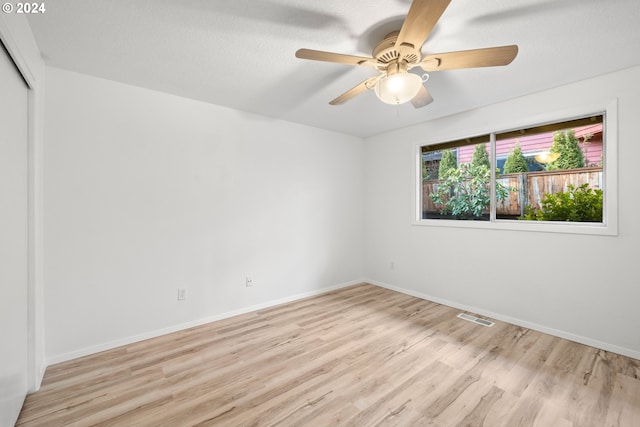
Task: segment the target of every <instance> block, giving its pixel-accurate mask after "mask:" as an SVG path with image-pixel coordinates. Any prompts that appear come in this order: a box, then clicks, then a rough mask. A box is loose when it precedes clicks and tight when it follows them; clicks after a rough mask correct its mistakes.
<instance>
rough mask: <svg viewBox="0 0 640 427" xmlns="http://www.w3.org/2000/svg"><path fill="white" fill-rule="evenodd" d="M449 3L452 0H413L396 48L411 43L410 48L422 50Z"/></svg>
mask: <svg viewBox="0 0 640 427" xmlns="http://www.w3.org/2000/svg"><path fill="white" fill-rule="evenodd" d="M449 3H451V0H413V3H411V7H410V8H409V13H408V14H407V17H406V19H405V20H404V23H403V24H402V28H401V29H400V34H398V39H397V40H396V48H401V47H402V45H410V46H408V47H409V48H412V49H417V50H420V48H422V45H423V44H424V42H425V40H426V39H427V37H429V33H431V30H432V29H433V27H435V25H436V23H437V22H438V19H440V17H441V16H442V14H443V13H444V11H445V9H446V8H447V6H449Z"/></svg>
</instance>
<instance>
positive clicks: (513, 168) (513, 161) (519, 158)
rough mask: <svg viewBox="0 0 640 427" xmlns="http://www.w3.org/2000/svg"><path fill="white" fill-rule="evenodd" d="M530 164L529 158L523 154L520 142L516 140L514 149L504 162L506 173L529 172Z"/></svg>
mask: <svg viewBox="0 0 640 427" xmlns="http://www.w3.org/2000/svg"><path fill="white" fill-rule="evenodd" d="M528 171H529V165H528V164H527V159H525V157H524V155H523V154H522V149H521V148H520V143H518V142H516V145H515V147H514V148H513V151H511V152H510V153H509V156H508V157H507V160H506V161H505V162H504V173H519V172H528Z"/></svg>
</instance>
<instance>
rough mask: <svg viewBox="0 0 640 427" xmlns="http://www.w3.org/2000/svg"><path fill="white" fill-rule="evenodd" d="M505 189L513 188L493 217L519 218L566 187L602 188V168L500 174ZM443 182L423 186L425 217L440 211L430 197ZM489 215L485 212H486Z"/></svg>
mask: <svg viewBox="0 0 640 427" xmlns="http://www.w3.org/2000/svg"><path fill="white" fill-rule="evenodd" d="M496 181H497V182H498V183H500V184H502V185H504V186H505V187H507V188H508V187H513V188H515V191H510V192H509V194H508V196H507V198H506V199H505V200H502V201H498V203H497V205H496V214H497V215H501V216H520V215H522V214H523V213H524V208H525V206H528V205H529V206H533V207H534V208H539V207H540V200H541V199H543V198H544V195H545V194H549V193H562V192H565V191H567V189H568V187H569V185H573V186H574V187H579V186H581V185H582V184H589V187H590V188H596V189H597V188H600V189H601V188H602V167H591V168H580V169H565V170H558V171H541V172H525V173H512V174H503V175H500V177H499V178H498V179H497V180H496ZM441 183H442V181H440V180H429V181H423V182H422V210H423V212H424V213H437V212H439V211H440V209H438V207H437V206H436V205H435V204H434V203H433V201H432V200H431V198H430V197H429V194H431V193H434V192H436V191H437V188H438V185H440V184H441ZM485 213H488V209H487V212H485Z"/></svg>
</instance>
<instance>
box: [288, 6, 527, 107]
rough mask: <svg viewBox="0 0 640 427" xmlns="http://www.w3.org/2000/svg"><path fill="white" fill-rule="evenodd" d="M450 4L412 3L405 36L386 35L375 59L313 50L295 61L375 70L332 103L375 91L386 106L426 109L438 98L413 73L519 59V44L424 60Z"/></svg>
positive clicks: (400, 33) (300, 52)
mask: <svg viewBox="0 0 640 427" xmlns="http://www.w3.org/2000/svg"><path fill="white" fill-rule="evenodd" d="M450 2H451V0H413V2H412V3H411V7H410V8H409V13H408V14H407V17H406V18H405V20H404V23H403V24H402V28H401V29H400V31H394V32H392V33H390V34H387V35H386V36H385V38H384V40H382V41H381V42H380V43H379V44H378V45H377V46H376V47H375V48H374V49H373V53H372V57H363V56H354V55H344V54H341V53H332V52H324V51H320V50H312V49H300V50H298V51H297V52H296V57H297V58H301V59H311V60H314V61H325V62H334V63H338V64H347V65H362V66H369V67H373V68H375V69H376V70H378V72H379V74H378V75H376V76H374V77H371V78H368V79H367V80H365V81H363V82H361V83H360V84H358V85H357V86H355V87H353V88H351V89H349V90H348V91H346V92H345V93H343V94H342V95H340V96H338V97H337V98H335V99H334V100H332V101H331V102H329V104H331V105H340V104H344V103H345V102H347V101H349V100H350V99H352V98H354V97H355V96H357V95H359V94H361V93H363V92H365V91H367V90H369V89H374V90H375V93H376V95H377V96H378V98H379V99H380V100H381V101H383V102H385V103H387V104H403V103H405V102H408V101H411V103H412V104H413V106H414V107H415V108H420V107H424V106H425V105H427V104H429V103H431V102H432V101H433V98H432V97H431V95H430V94H429V92H428V91H427V88H426V87H425V86H424V84H423V83H424V82H425V81H426V80H427V79H428V74H424V76H422V77H421V76H419V75H417V74H414V73H410V72H409V70H411V69H413V68H415V67H421V68H422V69H423V70H424V71H441V70H453V69H460V68H476V67H494V66H499V65H508V64H510V63H511V61H513V59H514V58H515V57H516V55H517V54H518V46H517V45H509V46H499V47H490V48H483V49H473V50H463V51H457V52H448V53H439V54H429V55H425V56H423V55H422V45H423V44H424V42H425V40H426V39H427V37H429V33H431V30H432V29H433V27H434V26H435V25H436V22H438V19H440V17H441V16H442V14H443V13H444V11H445V9H446V8H447V6H449V3H450Z"/></svg>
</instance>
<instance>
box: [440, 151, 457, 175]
mask: <svg viewBox="0 0 640 427" xmlns="http://www.w3.org/2000/svg"><path fill="white" fill-rule="evenodd" d="M457 168H458V160H457V159H456V153H455V152H454V151H453V150H442V157H441V158H440V166H439V167H438V179H445V178H446V177H447V176H448V175H449V174H450V173H451V171H454V170H456V169H457Z"/></svg>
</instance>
